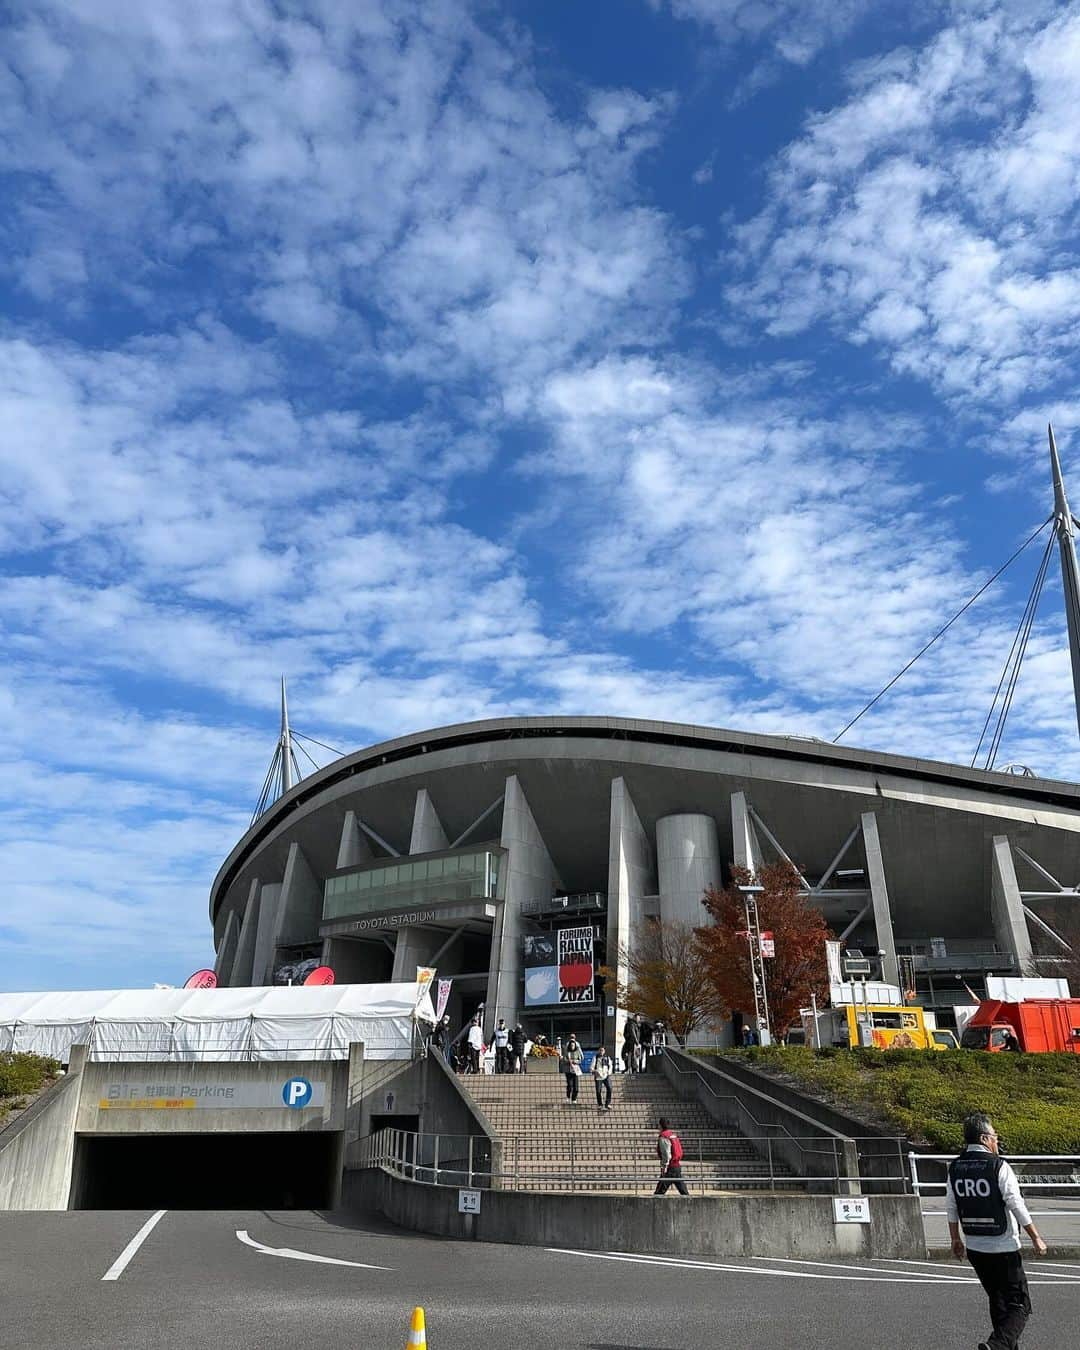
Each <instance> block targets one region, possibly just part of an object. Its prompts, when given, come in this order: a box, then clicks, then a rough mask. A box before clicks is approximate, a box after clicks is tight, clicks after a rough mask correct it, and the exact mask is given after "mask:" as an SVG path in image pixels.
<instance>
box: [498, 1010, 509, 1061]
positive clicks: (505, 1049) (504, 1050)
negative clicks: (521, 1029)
mask: <svg viewBox="0 0 1080 1350" xmlns="http://www.w3.org/2000/svg"><path fill="white" fill-rule="evenodd" d="M495 1072H496V1073H509V1072H510V1031H509V1028H508V1027H507V1025H506V1022H505V1021H504V1020H503V1019H502V1018H501V1017H500V1018H499V1023H498V1026H496V1028H495Z"/></svg>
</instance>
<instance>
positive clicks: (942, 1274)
mask: <svg viewBox="0 0 1080 1350" xmlns="http://www.w3.org/2000/svg"><path fill="white" fill-rule="evenodd" d="M750 1259H751V1260H752V1261H781V1262H783V1264H784V1265H785V1266H827V1267H828V1268H829V1269H830V1270H870V1271H874V1272H875V1273H876V1274H878V1275H898V1274H899V1273H900V1272H899V1271H890V1270H888V1269H885V1270H883V1269H882V1268H881V1266H856V1265H852V1264H851V1263H850V1262H848V1261H806V1260H801V1259H799V1258H798V1257H795V1256H753V1257H751V1258H750ZM926 1264H927V1265H929V1264H930V1262H929V1261H928V1262H926ZM943 1266H944V1262H939V1263H937V1271H936V1272H935V1274H933V1275H930V1274H927V1275H924V1276H923V1278H924V1279H927V1280H942V1281H944V1282H949V1283H954V1284H978V1283H979V1281H978V1280H977V1279H976V1278H975V1277H974V1276H973V1275H959V1274H957V1275H951V1274H948V1273H947V1272H946V1271H945V1270H944V1269H943Z"/></svg>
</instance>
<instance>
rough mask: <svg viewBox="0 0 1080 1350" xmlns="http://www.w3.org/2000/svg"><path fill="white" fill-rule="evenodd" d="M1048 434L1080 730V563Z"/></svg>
mask: <svg viewBox="0 0 1080 1350" xmlns="http://www.w3.org/2000/svg"><path fill="white" fill-rule="evenodd" d="M1047 433H1048V434H1049V437H1050V471H1051V474H1052V475H1053V479H1054V533H1055V534H1056V535H1057V541H1058V553H1059V554H1060V556H1061V584H1062V587H1063V588H1064V591H1065V620H1066V623H1067V624H1068V626H1069V657H1070V659H1071V661H1072V677H1073V701H1074V703H1075V706H1076V726H1077V730H1078V731H1080V566H1078V565H1077V561H1076V521H1075V520H1074V519H1073V515H1072V512H1071V511H1070V510H1069V503H1068V500H1067V498H1066V496H1065V483H1064V481H1063V479H1062V477H1061V461H1060V460H1059V459H1058V452H1057V444H1056V442H1055V440H1054V428H1053V427H1052V426H1048V427H1047Z"/></svg>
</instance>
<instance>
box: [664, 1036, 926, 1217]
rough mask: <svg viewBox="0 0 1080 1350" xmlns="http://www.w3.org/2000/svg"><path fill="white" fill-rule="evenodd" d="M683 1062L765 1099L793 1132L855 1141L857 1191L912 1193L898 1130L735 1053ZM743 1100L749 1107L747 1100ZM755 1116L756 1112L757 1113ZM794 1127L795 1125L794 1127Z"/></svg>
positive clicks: (904, 1153) (853, 1172)
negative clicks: (797, 1085)
mask: <svg viewBox="0 0 1080 1350" xmlns="http://www.w3.org/2000/svg"><path fill="white" fill-rule="evenodd" d="M928 1053H929V1052H928ZM682 1058H683V1060H684V1061H686V1062H692V1063H693V1064H694V1065H695V1066H696V1067H698V1068H699V1069H703V1070H706V1071H708V1072H709V1073H711V1074H713V1075H716V1076H717V1077H718V1078H721V1079H723V1080H724V1082H725V1083H726V1085H727V1087H728V1089H729V1090H733V1091H736V1092H737V1091H738V1089H739V1086H741V1087H742V1088H743V1089H745V1090H746V1092H748V1093H752V1094H754V1099H753V1100H754V1101H755V1102H760V1101H761V1099H762V1097H768V1098H769V1099H770V1100H771V1101H772V1102H773V1103H775V1104H776V1106H777V1107H778V1108H779V1112H778V1114H777V1115H776V1116H775V1119H776V1120H777V1121H779V1122H780V1123H782V1124H786V1126H787V1128H788V1129H789V1130H790V1131H791V1132H792V1134H800V1133H803V1134H805V1133H814V1132H816V1131H817V1130H820V1131H821V1132H822V1134H823V1136H824V1135H831V1136H835V1137H844V1138H847V1139H849V1140H856V1141H857V1143H856V1144H855V1145H854V1148H855V1154H856V1155H857V1157H856V1166H857V1170H858V1175H859V1177H860V1178H862V1180H861V1189H862V1190H863V1191H864V1192H865V1193H866V1194H868V1195H869V1194H876V1193H881V1194H887V1193H895V1194H901V1195H902V1194H904V1193H906V1192H907V1191H908V1190H909V1189H910V1186H909V1184H908V1177H909V1174H910V1173H909V1167H908V1163H907V1151H908V1148H909V1147H910V1146H909V1144H908V1143H907V1141H906V1140H904V1141H903V1143H902V1145H901V1147H900V1148H899V1149H898V1148H897V1143H896V1138H897V1135H898V1134H899V1132H897V1135H890V1134H889V1133H888V1132H887V1131H885V1130H881V1129H878V1128H876V1127H875V1126H873V1125H867V1124H866V1123H865V1122H864V1121H861V1120H859V1119H858V1118H857V1117H856V1116H852V1115H848V1114H847V1113H846V1112H845V1111H841V1110H838V1109H837V1108H836V1107H834V1106H829V1105H827V1104H826V1103H825V1102H820V1101H817V1100H816V1099H815V1098H813V1097H810V1096H807V1094H806V1093H803V1092H799V1091H798V1089H797V1088H793V1087H789V1086H788V1084H786V1083H781V1082H779V1081H778V1080H777V1079H776V1078H774V1077H772V1076H771V1075H769V1074H766V1073H760V1072H758V1071H757V1070H756V1069H753V1068H751V1067H750V1066H749V1065H748V1064H744V1063H743V1062H742V1060H741V1059H740V1058H739V1056H738V1055H701V1056H698V1055H693V1056H689V1057H688V1056H683V1057H682ZM676 1077H677V1075H676ZM743 1095H744V1096H745V1095H746V1093H744V1094H743ZM747 1101H748V1104H750V1105H751V1109H753V1105H752V1103H751V1102H750V1099H749V1097H747ZM785 1111H786V1112H787V1113H790V1120H789V1121H785V1119H784V1113H785ZM755 1114H758V1113H757V1112H756V1111H755ZM759 1119H760V1116H759ZM807 1122H810V1123H811V1126H812V1128H811V1129H810V1130H809V1131H808V1130H807V1129H806V1123H807ZM796 1125H798V1126H799V1128H798V1129H796ZM855 1174H856V1173H855V1169H852V1175H855ZM871 1178H885V1180H871ZM893 1178H895V1180H893Z"/></svg>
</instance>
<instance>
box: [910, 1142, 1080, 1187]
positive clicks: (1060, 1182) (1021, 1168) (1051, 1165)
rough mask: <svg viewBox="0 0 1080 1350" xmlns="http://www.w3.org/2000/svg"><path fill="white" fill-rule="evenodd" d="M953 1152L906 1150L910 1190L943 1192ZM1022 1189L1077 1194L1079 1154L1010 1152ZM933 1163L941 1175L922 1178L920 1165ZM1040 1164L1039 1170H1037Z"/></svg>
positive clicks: (1079, 1171) (1079, 1166)
mask: <svg viewBox="0 0 1080 1350" xmlns="http://www.w3.org/2000/svg"><path fill="white" fill-rule="evenodd" d="M955 1157H956V1154H955V1153H915V1152H909V1153H908V1167H909V1168H910V1175H911V1189H912V1190H913V1191H914V1192H915V1194H916V1195H920V1196H921V1195H926V1194H928V1193H930V1192H933V1191H940V1192H941V1193H942V1194H944V1192H945V1174H946V1171H947V1168H948V1165H949V1163H951V1162H952V1160H953V1159H954V1158H955ZM1007 1161H1008V1163H1009V1165H1010V1166H1011V1167H1012V1168H1013V1170H1014V1171H1015V1172H1016V1178H1017V1180H1018V1181H1019V1182H1020V1185H1021V1186H1022V1187H1023V1189H1024V1190H1025V1191H1054V1192H1061V1193H1069V1192H1076V1193H1078V1194H1080V1153H1010V1154H1009V1156H1008V1159H1007ZM926 1163H930V1164H933V1168H934V1170H935V1171H937V1172H940V1174H941V1175H940V1176H937V1177H933V1178H924V1177H923V1176H921V1175H920V1168H921V1167H922V1166H923V1165H924V1164H926ZM1040 1167H1041V1168H1042V1170H1041V1171H1040V1170H1039V1169H1040Z"/></svg>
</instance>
